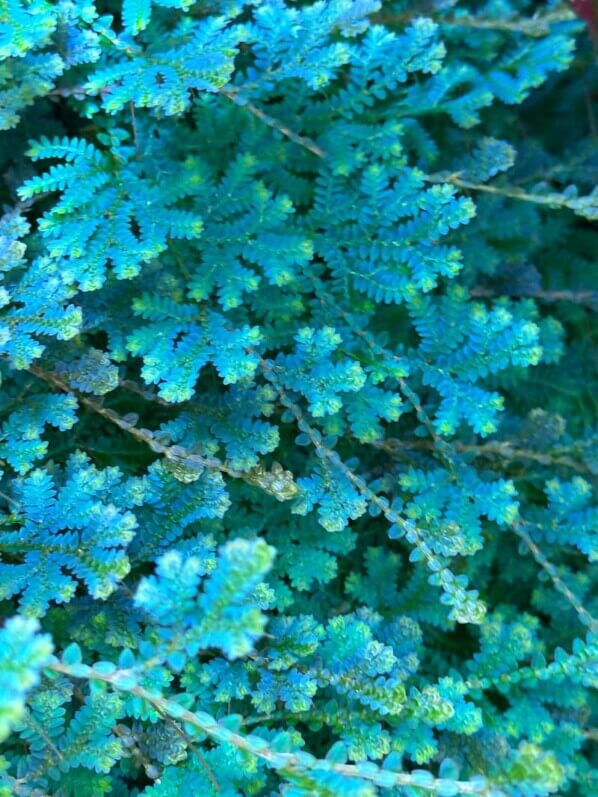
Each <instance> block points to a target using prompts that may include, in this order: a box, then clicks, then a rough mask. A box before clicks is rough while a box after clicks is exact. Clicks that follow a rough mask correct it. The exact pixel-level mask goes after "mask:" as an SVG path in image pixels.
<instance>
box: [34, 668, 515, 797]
mask: <svg viewBox="0 0 598 797" xmlns="http://www.w3.org/2000/svg"><path fill="white" fill-rule="evenodd" d="M46 669H48V670H51V671H53V672H57V673H60V674H61V675H65V676H67V677H69V678H84V679H86V680H89V681H100V682H103V683H106V684H108V685H110V686H111V687H112V688H113V689H116V690H118V691H121V692H126V693H128V694H131V695H135V697H137V698H139V699H140V700H144V701H146V702H147V703H149V705H151V706H152V707H153V708H154V709H155V710H156V711H157V712H158V713H159V714H161V715H163V716H164V715H165V716H168V717H171V718H172V719H173V720H176V721H179V722H182V723H184V724H186V725H189V726H191V727H192V728H196V729H197V730H198V731H200V732H201V733H204V734H206V735H207V736H209V737H210V739H212V740H213V741H215V742H220V743H222V744H232V745H233V746H234V747H236V748H237V749H239V750H244V751H245V752H247V753H249V754H251V755H254V756H257V757H258V758H261V759H262V760H263V761H265V762H266V764H267V765H268V766H269V767H271V768H272V769H275V770H277V771H280V772H281V773H282V774H285V773H286V774H287V775H289V776H291V777H292V776H294V775H302V774H303V775H305V774H308V773H309V772H314V773H317V772H334V773H336V774H338V775H341V776H343V777H346V778H355V779H356V780H363V781H368V782H370V783H373V784H374V785H375V786H377V787H379V788H386V789H389V788H397V787H405V786H413V787H418V788H421V789H424V790H425V791H429V792H438V791H444V790H448V789H449V788H450V789H452V790H453V792H452V793H455V794H457V793H459V794H479V795H490V794H493V795H502V792H501V791H497V789H496V787H495V786H491V785H490V784H488V783H487V782H486V780H485V779H484V778H479V779H476V780H471V781H459V780H450V779H441V778H434V777H433V776H432V775H431V774H430V773H425V774H426V777H425V778H422V777H421V776H418V775H419V773H415V774H413V773H407V772H394V771H393V770H390V769H382V768H380V767H378V766H376V765H375V764H372V763H368V765H367V767H365V766H363V765H359V764H339V763H335V762H334V761H331V760H329V759H318V758H316V757H315V756H313V755H311V754H310V753H304V752H300V753H292V752H291V753H280V752H277V751H276V750H273V749H272V747H270V745H269V744H268V741H267V740H266V739H264V738H262V737H261V736H254V735H251V734H247V735H244V734H240V733H237V732H235V731H231V730H230V729H229V728H227V727H225V726H224V725H222V724H221V723H220V722H218V721H217V720H216V719H215V718H214V717H212V716H210V715H209V714H206V713H204V712H193V711H189V710H188V709H186V708H184V707H183V706H182V705H181V704H180V703H177V702H176V701H175V700H172V699H169V698H167V697H164V696H163V695H161V694H159V693H156V692H151V691H149V690H148V689H145V688H144V687H143V686H139V685H131V684H130V676H129V671H119V670H115V671H113V672H111V673H106V672H100V671H98V670H96V669H94V668H93V667H89V666H87V665H83V664H78V665H76V666H75V667H71V666H69V665H68V664H64V663H62V662H55V663H54V664H50V665H49V666H48V667H47V668H46ZM123 674H124V677H123Z"/></svg>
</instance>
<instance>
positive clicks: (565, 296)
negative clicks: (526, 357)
mask: <svg viewBox="0 0 598 797" xmlns="http://www.w3.org/2000/svg"><path fill="white" fill-rule="evenodd" d="M469 295H470V296H473V297H476V298H477V297H479V298H494V297H500V296H510V297H511V298H518V297H526V298H530V299H539V300H540V301H543V302H573V303H574V304H584V305H587V306H588V307H590V308H592V309H595V308H596V307H598V291H591V290H590V291H570V290H562V291H544V290H533V289H532V290H518V291H509V290H508V289H505V290H504V291H503V290H496V289H494V288H486V287H479V288H472V289H471V290H470V291H469Z"/></svg>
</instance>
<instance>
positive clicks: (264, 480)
mask: <svg viewBox="0 0 598 797" xmlns="http://www.w3.org/2000/svg"><path fill="white" fill-rule="evenodd" d="M28 370H29V372H30V373H32V374H33V375H34V376H37V377H39V378H40V379H43V380H44V381H45V382H46V383H47V384H49V385H50V386H51V387H54V388H56V389H58V390H60V391H62V392H65V393H72V394H74V395H75V396H76V397H77V399H78V400H79V402H80V403H81V404H83V405H84V406H85V407H87V408H88V409H90V410H91V411H92V412H95V413H97V414H98V415H101V416H102V418H105V419H106V420H107V421H109V422H110V423H112V424H114V425H115V426H118V428H119V429H122V430H123V431H125V432H127V434H130V435H131V436H132V437H134V438H135V439H136V440H137V441H138V442H140V443H143V444H144V445H147V446H148V447H149V448H150V449H151V450H152V451H153V452H154V453H156V454H160V455H162V456H163V457H164V458H165V459H166V460H168V461H169V462H171V463H172V464H173V465H174V466H175V467H177V468H184V469H187V471H188V476H189V478H190V480H191V481H193V480H194V479H193V478H191V477H192V476H193V475H194V474H195V478H197V477H199V475H200V473H201V472H202V471H203V470H204V469H207V470H215V471H219V472H220V473H224V474H226V475H227V476H231V477H232V478H235V479H242V480H243V481H245V482H247V483H248V484H251V485H253V486H257V487H260V488H261V489H262V490H264V492H267V493H268V494H269V495H273V496H274V497H275V498H276V499H277V500H279V501H287V500H289V499H290V498H293V497H294V496H295V495H296V493H297V489H298V488H297V485H296V484H295V481H294V479H293V474H292V473H291V472H290V471H287V470H284V469H283V468H282V467H281V466H280V465H277V464H276V463H274V464H273V465H272V469H271V470H270V471H268V470H267V469H266V468H265V467H264V466H263V465H259V464H258V465H256V466H255V467H253V468H251V469H250V470H247V471H240V470H237V469H236V468H233V467H231V466H230V465H228V464H227V463H226V462H223V461H222V460H220V459H218V458H217V457H204V456H201V454H195V453H193V452H191V451H187V449H185V448H183V447H182V446H178V445H166V444H165V443H162V442H161V441H160V440H159V439H158V438H157V437H156V435H155V434H154V432H152V431H151V429H143V428H138V427H137V426H136V425H135V424H136V423H137V419H136V418H134V419H133V420H131V419H129V418H127V417H126V416H121V415H119V414H118V413H117V412H115V411H114V410H111V409H108V408H106V407H104V406H103V404H102V402H101V401H100V400H97V399H94V398H89V397H88V396H85V395H83V394H81V393H80V392H79V391H78V390H75V389H74V388H73V387H72V386H71V385H69V384H68V382H66V381H65V380H64V379H62V378H61V377H59V376H58V375H57V374H55V373H52V372H51V371H45V370H44V369H42V368H39V367H38V366H37V365H30V366H29V368H28Z"/></svg>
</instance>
